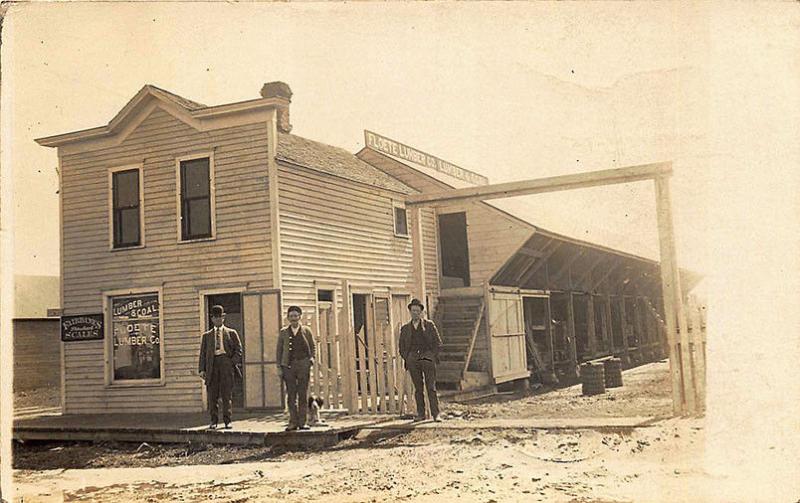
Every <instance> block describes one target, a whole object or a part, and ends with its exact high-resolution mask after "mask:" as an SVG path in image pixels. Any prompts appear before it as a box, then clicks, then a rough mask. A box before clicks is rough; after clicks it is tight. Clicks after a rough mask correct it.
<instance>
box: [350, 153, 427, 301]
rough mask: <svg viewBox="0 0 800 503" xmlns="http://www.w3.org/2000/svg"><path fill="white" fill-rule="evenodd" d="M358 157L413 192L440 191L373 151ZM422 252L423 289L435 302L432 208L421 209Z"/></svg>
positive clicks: (412, 172)
mask: <svg viewBox="0 0 800 503" xmlns="http://www.w3.org/2000/svg"><path fill="white" fill-rule="evenodd" d="M358 156H359V157H360V158H361V159H362V160H363V161H365V162H368V163H369V164H372V165H373V166H375V167H376V168H378V169H380V170H381V171H383V172H384V173H386V174H388V175H390V176H392V177H394V178H396V179H398V180H400V181H401V182H403V183H404V184H406V185H408V186H409V187H411V188H412V189H414V190H417V191H419V192H432V191H434V190H437V189H438V190H441V189H440V188H438V187H437V185H436V184H435V183H434V182H433V181H431V180H429V179H426V178H424V177H422V176H418V175H419V173H418V172H415V171H414V170H412V169H410V168H409V167H408V166H405V165H403V164H401V163H399V162H397V161H394V160H392V159H389V158H387V157H385V156H382V155H380V154H377V153H376V152H374V151H370V150H363V151H362V152H360V153H359V155H358ZM422 250H423V256H424V258H425V288H426V289H427V290H428V295H429V296H430V297H431V298H432V299H434V301H435V299H436V298H437V297H438V295H439V226H438V224H437V220H436V210H434V209H433V208H423V209H422Z"/></svg>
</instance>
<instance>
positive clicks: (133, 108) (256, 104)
mask: <svg viewBox="0 0 800 503" xmlns="http://www.w3.org/2000/svg"><path fill="white" fill-rule="evenodd" d="M153 100H157V101H160V102H162V103H166V104H168V105H170V108H171V109H173V110H177V111H179V112H180V114H179V115H178V116H179V117H183V120H185V121H186V122H187V123H189V124H190V125H194V127H199V126H198V124H200V123H199V122H198V120H200V121H202V119H204V118H206V117H211V116H213V115H222V114H229V113H236V112H241V111H247V110H252V109H254V108H268V107H275V106H277V105H288V103H289V101H288V99H287V98H282V97H271V98H259V99H254V100H248V101H240V102H236V103H228V104H224V105H217V106H208V105H204V104H202V103H198V102H196V101H192V100H189V99H186V98H184V97H183V96H178V95H177V94H175V93H172V92H170V91H167V90H165V89H161V88H160V87H157V86H154V85H152V84H146V85H145V86H144V87H142V88H141V89H140V90H139V92H137V93H136V95H135V96H134V97H133V98H131V99H130V100H129V101H128V102H127V103H126V104H125V106H124V107H122V109H121V110H120V111H119V112H117V114H116V115H115V116H114V118H113V119H111V120H110V121H109V123H108V124H107V125H105V126H100V127H97V128H92V129H85V130H82V131H75V132H71V133H65V134H61V135H56V136H49V137H46V138H39V139H37V140H36V142H37V143H39V144H40V145H44V146H48V147H58V146H61V145H66V144H69V143H75V142H80V141H83V140H90V139H94V138H101V137H108V136H113V135H115V134H116V133H117V132H118V131H121V130H122V129H123V127H124V125H125V124H126V123H131V125H130V127H134V125H135V122H132V121H133V119H131V120H129V119H130V118H132V117H133V116H134V115H135V114H136V113H137V110H139V109H141V107H143V106H145V105H146V104H148V103H152V101H153ZM176 113H177V112H173V114H176ZM123 138H124V137H123ZM277 158H278V159H279V160H281V161H284V162H287V163H291V164H294V165H297V166H302V167H306V168H309V169H313V170H316V171H320V172H324V173H328V174H331V175H334V176H338V177H341V178H345V179H347V180H351V181H354V182H360V183H364V184H367V185H371V186H374V187H378V188H381V189H385V190H390V191H393V192H398V193H400V194H411V193H414V192H415V190H414V189H412V188H411V187H409V186H407V185H405V184H404V183H402V182H401V181H399V180H397V179H395V178H393V177H391V176H389V175H388V174H386V173H384V172H383V171H381V170H380V169H378V168H376V167H374V166H372V165H371V164H369V163H366V162H364V161H362V160H361V159H359V158H358V157H356V156H355V155H354V154H352V153H351V152H349V151H347V150H345V149H343V148H339V147H334V146H331V145H326V144H324V143H320V142H317V141H313V140H309V139H307V138H302V137H300V136H297V135H292V134H283V133H279V134H278V146H277Z"/></svg>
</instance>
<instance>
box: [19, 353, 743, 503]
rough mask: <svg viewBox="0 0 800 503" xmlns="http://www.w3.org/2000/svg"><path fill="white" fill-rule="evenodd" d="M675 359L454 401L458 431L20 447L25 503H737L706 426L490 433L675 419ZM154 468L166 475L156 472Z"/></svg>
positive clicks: (672, 423)
mask: <svg viewBox="0 0 800 503" xmlns="http://www.w3.org/2000/svg"><path fill="white" fill-rule="evenodd" d="M666 372H667V368H666V365H664V364H656V365H651V366H648V367H644V368H641V369H637V370H635V371H633V372H630V373H628V374H626V386H625V388H622V389H617V390H613V391H612V392H611V393H608V394H607V395H601V396H599V397H581V396H580V392H579V390H578V389H577V388H570V389H564V390H558V391H555V392H551V393H549V394H547V395H545V396H537V395H535V394H524V395H505V396H501V397H495V398H492V399H488V400H485V401H483V402H477V403H469V404H448V405H447V406H446V408H445V410H446V412H447V414H448V415H449V416H450V419H449V420H448V422H447V423H445V424H448V423H449V425H453V424H457V425H459V426H461V425H463V428H461V429H451V428H448V429H416V430H411V431H397V430H391V431H386V430H369V431H363V432H362V433H361V434H359V436H357V437H356V438H355V439H352V440H348V441H346V442H342V443H341V444H339V445H337V446H336V447H335V448H332V449H329V450H326V451H320V452H280V451H275V450H269V449H267V448H231V447H227V448H223V447H215V448H209V449H207V448H204V447H202V446H195V447H189V446H136V445H123V444H116V445H112V444H106V445H99V446H98V445H94V446H91V445H87V444H82V445H73V446H69V445H67V446H64V445H58V446H56V445H43V446H42V445H40V446H37V447H31V446H27V447H22V448H18V449H17V451H16V455H17V458H16V460H15V465H16V466H17V468H18V470H17V472H16V481H17V497H20V496H23V497H24V498H25V499H24V500H23V501H25V502H29V501H61V500H62V499H63V500H66V501H87V502H88V501H92V502H115V503H119V502H122V501H133V502H155V501H183V502H200V501H220V502H250V501H253V502H255V501H287V502H294V501H297V502H300V501H326V502H328V501H331V502H372V501H374V502H378V501H413V502H428V501H431V502H433V501H436V502H443V501H452V500H456V499H458V500H459V501H466V502H482V503H490V502H505V501H512V502H513V501H548V502H550V501H552V502H590V501H591V502H623V501H636V502H639V501H644V502H661V501H664V502H667V501H669V502H675V501H708V502H716V501H737V499H736V495H735V494H733V495H731V494H728V495H725V494H724V493H723V492H722V491H721V490H720V488H719V483H718V482H719V481H717V480H715V479H714V478H713V477H711V476H710V475H708V474H706V473H705V472H704V471H703V469H702V458H703V424H702V420H700V419H682V420H674V419H670V420H665V421H660V422H657V423H655V424H653V425H651V426H648V427H643V428H636V429H633V430H632V429H623V430H620V431H616V432H613V431H612V432H609V431H607V430H605V431H604V432H601V431H596V430H571V431H570V430H567V431H564V430H560V431H555V430H537V429H531V428H527V429H525V428H514V429H507V428H506V429H501V428H489V427H487V425H489V424H492V421H494V422H495V423H496V421H495V420H496V419H513V418H526V417H557V416H562V417H564V416H582V417H598V416H599V417H627V416H632V415H636V416H641V415H651V416H652V415H662V414H663V415H667V414H669V411H670V405H669V404H670V402H669V383H668V380H667V376H666ZM153 467H159V468H158V469H157V471H156V470H154V469H153Z"/></svg>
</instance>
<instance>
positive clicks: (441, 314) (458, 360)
mask: <svg viewBox="0 0 800 503" xmlns="http://www.w3.org/2000/svg"><path fill="white" fill-rule="evenodd" d="M483 308H484V299H483V296H482V295H481V296H463V297H441V298H440V299H439V304H438V306H437V310H436V317H435V318H436V319H435V321H436V326H437V327H439V333H440V334H441V336H442V342H443V344H444V345H443V347H442V350H441V351H440V352H439V366H438V368H437V371H436V385H437V387H439V388H441V389H458V390H460V389H462V380H463V378H464V372H466V370H467V366H468V364H469V359H470V356H471V355H472V349H473V347H474V345H475V337H476V335H477V333H478V326H479V325H480V322H481V318H482V316H483Z"/></svg>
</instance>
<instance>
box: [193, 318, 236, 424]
mask: <svg viewBox="0 0 800 503" xmlns="http://www.w3.org/2000/svg"><path fill="white" fill-rule="evenodd" d="M224 322H225V309H224V308H223V307H222V306H212V307H211V323H213V325H214V327H213V328H212V329H211V330H209V331H208V332H206V333H204V334H203V339H202V341H201V342H200V377H202V378H203V380H204V381H205V383H206V390H207V392H208V412H209V413H210V414H211V425H210V426H209V428H211V429H214V428H216V427H217V422H218V420H219V405H218V404H217V401H218V400H219V399H222V420H223V421H224V422H225V429H230V427H231V397H232V396H233V373H234V371H238V372H240V373H241V370H239V365H240V364H241V363H242V342H241V340H240V339H239V334H238V333H236V330H234V329H232V328H228V327H226V326H225V325H224Z"/></svg>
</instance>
